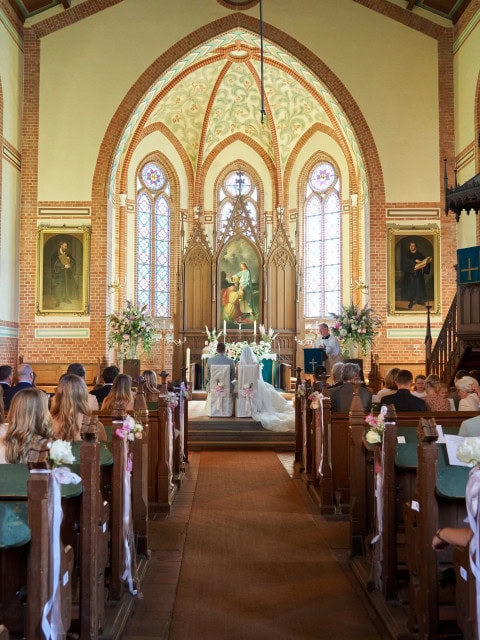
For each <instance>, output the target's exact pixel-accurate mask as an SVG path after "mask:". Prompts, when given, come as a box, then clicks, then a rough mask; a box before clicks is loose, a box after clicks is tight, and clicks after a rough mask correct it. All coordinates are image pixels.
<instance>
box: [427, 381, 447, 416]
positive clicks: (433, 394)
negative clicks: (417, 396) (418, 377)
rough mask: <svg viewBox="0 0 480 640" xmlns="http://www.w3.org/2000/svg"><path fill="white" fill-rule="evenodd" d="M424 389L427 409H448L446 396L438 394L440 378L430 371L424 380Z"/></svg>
mask: <svg viewBox="0 0 480 640" xmlns="http://www.w3.org/2000/svg"><path fill="white" fill-rule="evenodd" d="M425 390H426V392H427V397H426V398H425V403H426V405H427V409H428V410H429V411H450V409H451V407H450V402H449V401H448V398H445V397H442V396H441V395H440V378H439V377H438V376H437V375H435V374H433V373H431V374H430V375H429V376H428V378H426V380H425Z"/></svg>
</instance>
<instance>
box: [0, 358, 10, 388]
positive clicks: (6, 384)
mask: <svg viewBox="0 0 480 640" xmlns="http://www.w3.org/2000/svg"><path fill="white" fill-rule="evenodd" d="M12 381H13V369H12V367H11V366H10V365H8V364H2V365H1V366H0V387H1V388H2V390H3V392H4V393H5V392H6V391H7V389H10V387H11V386H12Z"/></svg>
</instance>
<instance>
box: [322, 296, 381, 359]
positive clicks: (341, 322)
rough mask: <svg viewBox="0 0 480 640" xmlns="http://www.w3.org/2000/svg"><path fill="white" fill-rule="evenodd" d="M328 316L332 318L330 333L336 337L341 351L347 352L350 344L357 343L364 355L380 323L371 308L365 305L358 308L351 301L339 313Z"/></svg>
mask: <svg viewBox="0 0 480 640" xmlns="http://www.w3.org/2000/svg"><path fill="white" fill-rule="evenodd" d="M330 316H331V317H332V318H333V320H334V322H333V326H332V333H333V335H334V336H335V337H336V338H337V339H338V342H339V344H340V349H341V350H342V353H344V354H347V353H348V350H349V347H350V346H351V345H358V346H360V347H361V348H362V353H363V355H366V353H367V351H368V349H371V348H372V344H373V341H374V339H375V336H376V335H377V333H378V328H379V327H380V326H381V324H382V322H381V320H380V318H379V317H378V316H377V315H375V312H374V311H373V309H370V308H369V307H367V306H366V305H365V306H364V307H362V308H361V309H360V308H359V307H357V305H355V304H354V303H353V302H351V303H350V304H349V305H348V306H346V307H343V309H342V312H341V313H340V314H336V313H331V314H330Z"/></svg>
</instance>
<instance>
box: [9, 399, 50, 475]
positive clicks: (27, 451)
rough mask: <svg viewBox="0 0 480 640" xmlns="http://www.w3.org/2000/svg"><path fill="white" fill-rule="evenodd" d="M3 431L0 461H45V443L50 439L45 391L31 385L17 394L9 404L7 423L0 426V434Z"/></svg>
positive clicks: (46, 449) (46, 447)
mask: <svg viewBox="0 0 480 640" xmlns="http://www.w3.org/2000/svg"><path fill="white" fill-rule="evenodd" d="M0 417H1V416H0ZM4 427H6V429H4ZM3 432H5V435H4V438H3V439H2V438H1V435H0V463H10V464H17V463H26V462H41V461H45V460H46V459H47V458H48V446H47V445H48V443H49V442H50V441H51V440H52V438H53V432H52V418H51V416H50V413H49V412H48V396H47V394H46V393H45V392H44V391H42V390H41V389H36V388H34V387H32V388H30V389H23V390H22V391H19V392H18V393H16V394H15V397H14V398H13V400H12V403H11V405H10V412H9V414H8V425H2V431H1V432H0V434H1V433H3Z"/></svg>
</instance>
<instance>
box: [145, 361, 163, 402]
mask: <svg viewBox="0 0 480 640" xmlns="http://www.w3.org/2000/svg"><path fill="white" fill-rule="evenodd" d="M142 376H143V378H144V380H145V382H144V385H143V393H144V394H145V402H158V396H159V395H160V389H159V388H158V381H157V374H156V373H155V371H152V370H151V369H145V371H144V372H143V373H142Z"/></svg>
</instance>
